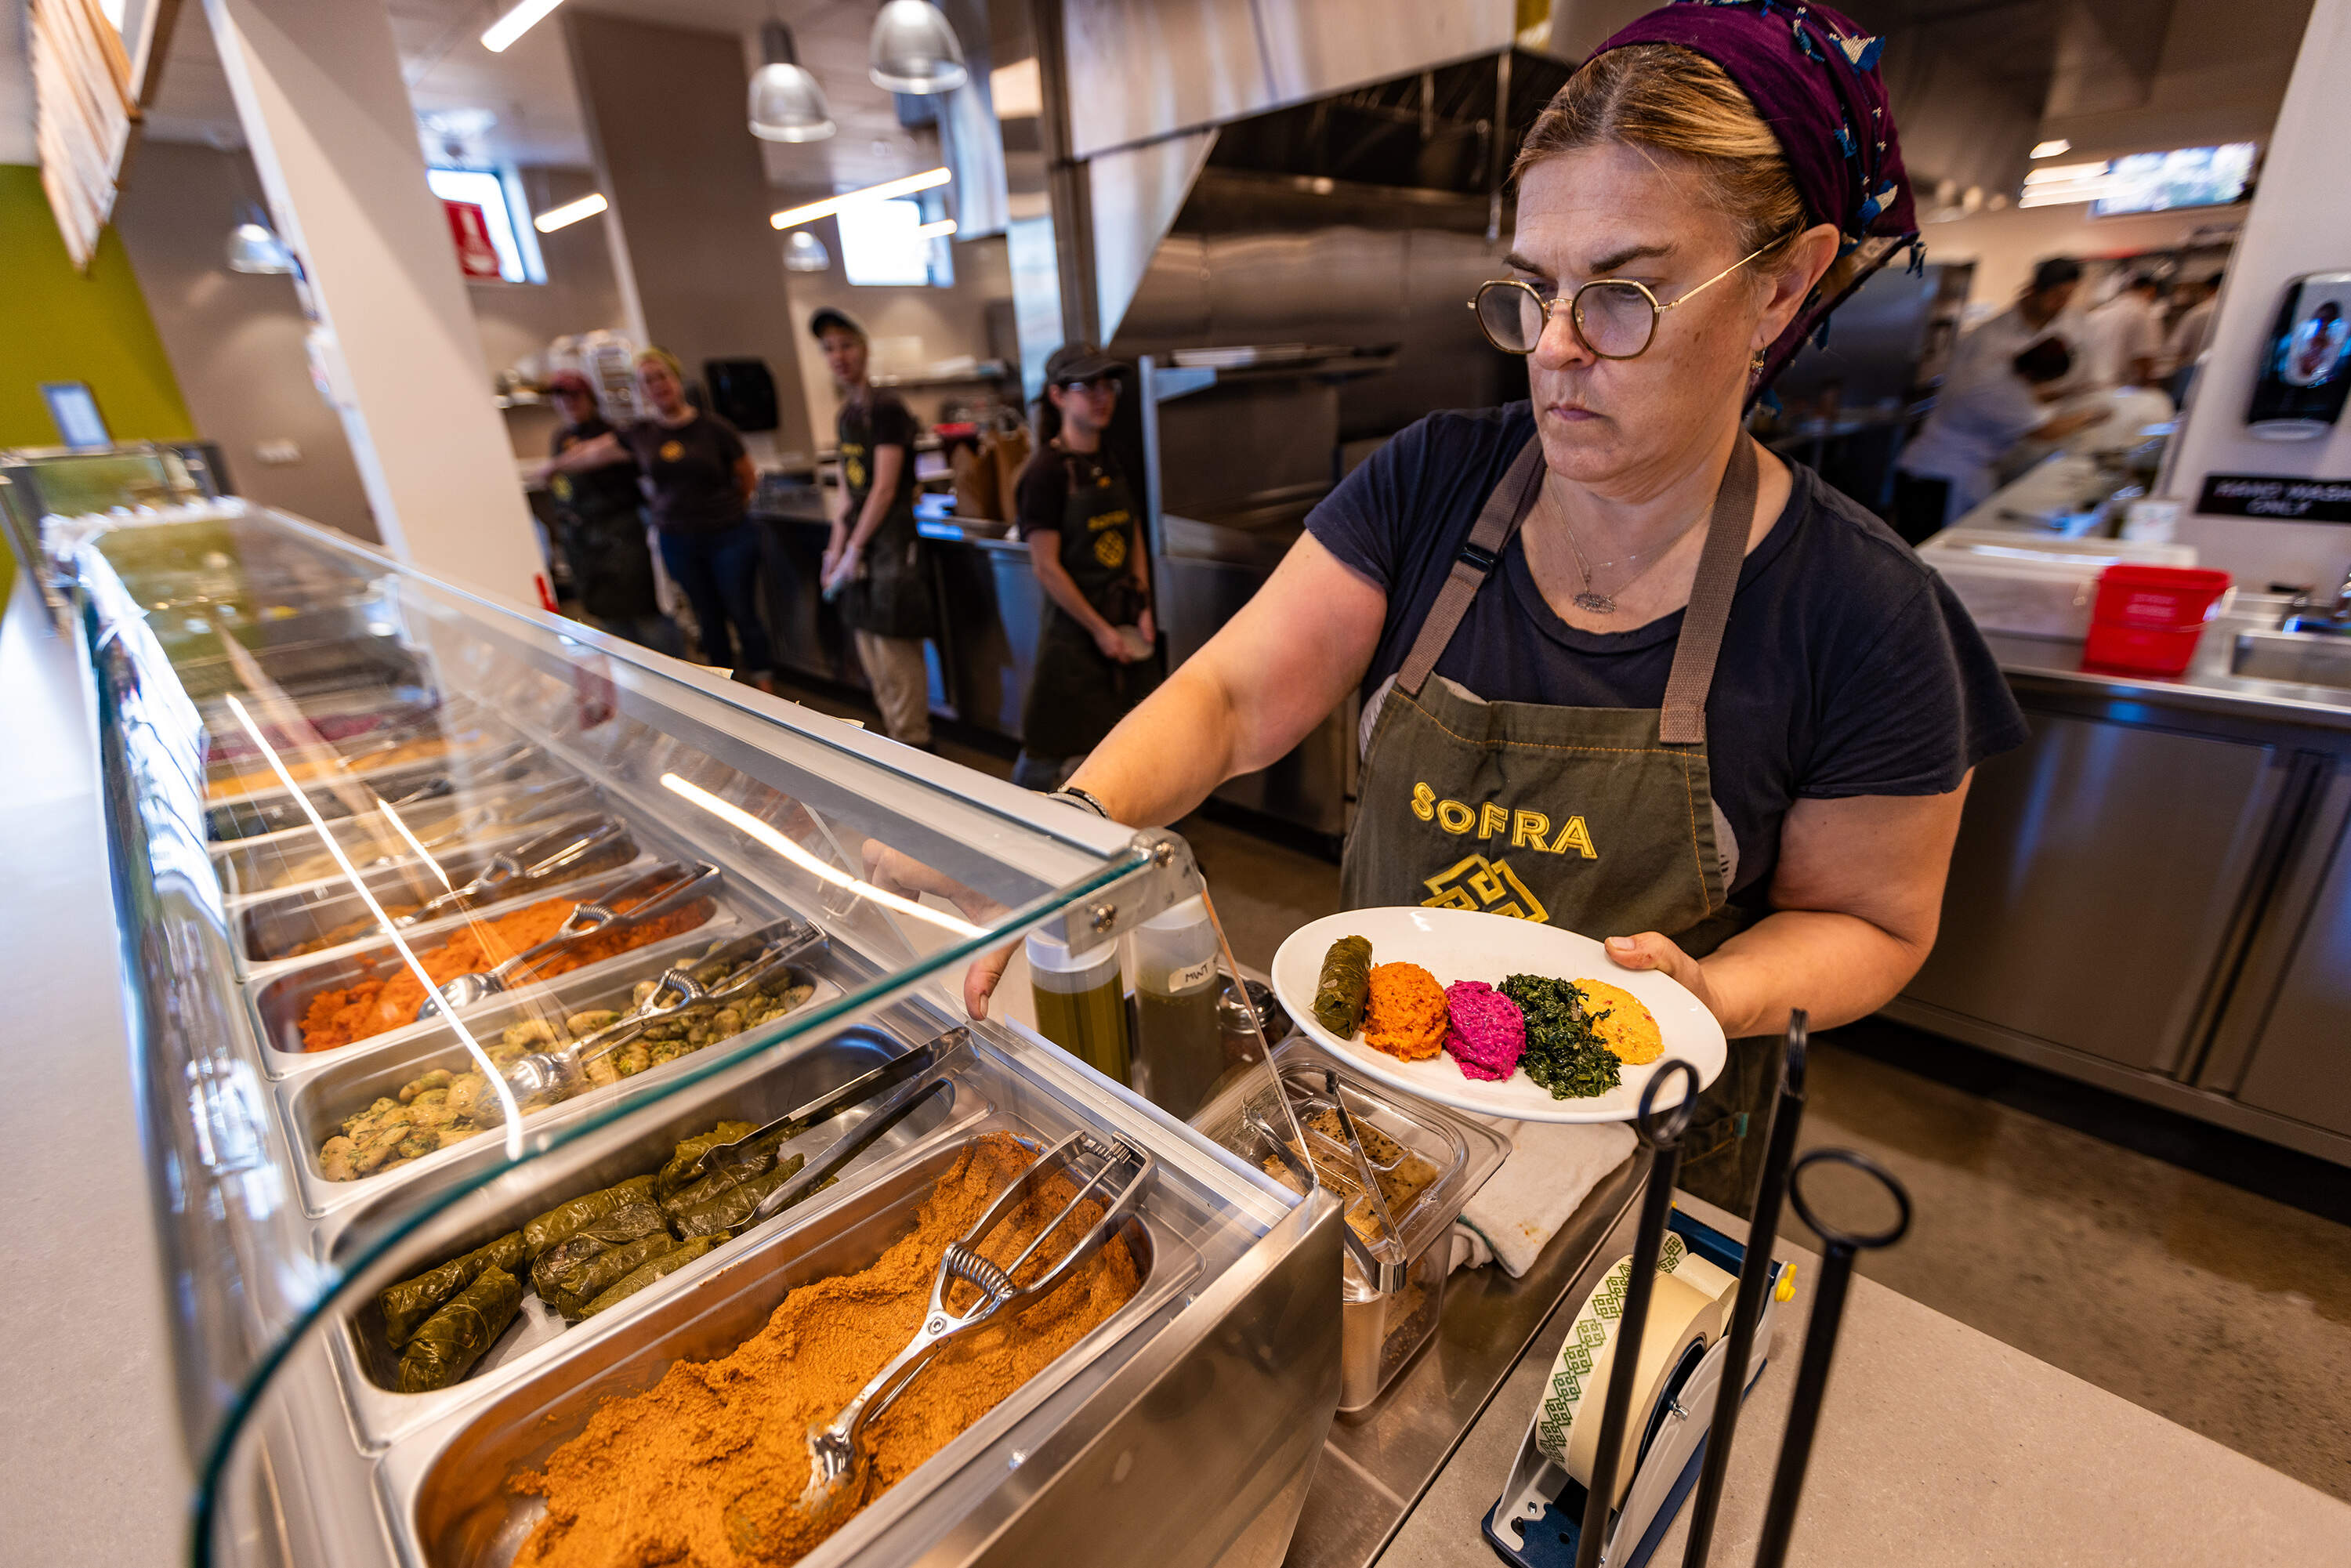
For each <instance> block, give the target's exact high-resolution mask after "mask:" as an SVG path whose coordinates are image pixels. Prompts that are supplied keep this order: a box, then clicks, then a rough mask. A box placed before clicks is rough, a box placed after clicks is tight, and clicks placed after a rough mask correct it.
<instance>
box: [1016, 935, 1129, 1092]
mask: <svg viewBox="0 0 2351 1568" xmlns="http://www.w3.org/2000/svg"><path fill="white" fill-rule="evenodd" d="M1032 990H1033V991H1034V993H1035V995H1036V998H1037V1032H1038V1033H1040V1034H1041V1035H1043V1036H1044V1037H1045V1038H1046V1039H1047V1040H1051V1041H1052V1042H1053V1043H1054V1044H1055V1045H1058V1046H1060V1047H1061V1049H1062V1050H1063V1051H1068V1052H1069V1053H1070V1054H1071V1056H1074V1057H1076V1058H1077V1059H1078V1060H1079V1061H1082V1062H1084V1063H1085V1064H1086V1065H1087V1066H1088V1067H1091V1068H1092V1069H1093V1070H1094V1071H1097V1072H1099V1073H1101V1074H1102V1076H1103V1077H1105V1078H1110V1079H1115V1080H1116V1081H1117V1082H1121V1083H1123V1082H1126V1081H1127V1071H1128V1067H1129V1051H1128V1049H1127V1039H1126V995H1125V993H1124V991H1123V990H1122V989H1121V988H1120V986H1119V980H1118V966H1117V965H1115V964H1113V965H1111V966H1110V967H1109V968H1108V970H1107V971H1106V972H1105V973H1104V975H1103V977H1102V981H1101V983H1100V984H1098V985H1094V986H1091V987H1089V988H1086V989H1084V990H1081V991H1056V990H1051V989H1049V988H1047V987H1046V986H1045V985H1043V984H1042V983H1041V977H1039V983H1035V984H1033V985H1032Z"/></svg>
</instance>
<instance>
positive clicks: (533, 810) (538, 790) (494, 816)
mask: <svg viewBox="0 0 2351 1568" xmlns="http://www.w3.org/2000/svg"><path fill="white" fill-rule="evenodd" d="M406 803H407V802H406V801H403V800H394V801H391V802H389V804H390V805H391V806H392V810H399V809H400V808H401V807H402V805H404V804H406ZM595 803H596V789H595V786H593V785H591V784H590V783H589V782H588V780H586V779H544V780H542V781H540V782H539V783H537V784H525V785H521V786H518V787H517V788H515V789H509V790H506V791H504V792H502V793H499V794H496V795H494V796H492V797H490V799H488V800H485V801H483V802H481V803H480V804H478V805H473V806H467V807H465V808H464V809H463V810H455V811H452V812H450V813H449V814H448V815H447V816H446V817H444V818H443V819H442V820H441V821H438V822H436V823H435V824H434V828H433V831H431V832H429V833H421V834H419V835H417V839H416V842H417V844H418V846H420V847H421V848H423V849H425V850H437V849H439V848H441V847H442V846H443V845H444V844H451V843H456V842H460V841H463V840H465V839H467V838H470V837H472V836H473V835H474V834H475V833H478V832H480V831H482V830H483V829H485V828H497V827H520V826H522V825H523V824H525V823H527V822H536V821H539V820H540V819H541V818H544V817H551V816H553V815H555V814H556V813H557V812H558V811H566V810H570V809H571V808H573V807H575V806H592V805H594V804H595ZM369 831H370V833H371V835H373V836H374V837H375V840H376V841H378V842H384V841H388V840H397V841H396V842H393V843H392V844H391V847H389V848H387V849H386V850H385V851H384V852H383V853H381V854H380V855H378V856H376V857H375V858H374V859H373V860H370V861H359V860H354V861H353V862H352V863H353V864H354V865H355V866H357V868H358V869H360V870H361V871H372V870H374V869H376V868H377V867H379V866H387V865H390V864H392V862H395V861H402V860H406V859H408V858H409V857H410V856H411V855H413V854H414V853H415V851H414V850H412V849H411V848H410V847H409V845H408V841H407V840H406V839H403V838H400V837H399V835H397V834H392V833H388V832H387V831H386V830H383V829H381V828H374V829H370V830H369Z"/></svg>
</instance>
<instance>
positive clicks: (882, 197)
mask: <svg viewBox="0 0 2351 1568" xmlns="http://www.w3.org/2000/svg"><path fill="white" fill-rule="evenodd" d="M954 177H955V176H953V175H952V174H949V173H948V172H946V170H945V169H943V168H942V169H927V170H925V171H924V172H922V173H920V174H909V175H907V176H906V177H905V178H904V179H903V180H888V181H884V182H883V183H881V184H879V185H868V186H866V187H865V188H864V189H863V190H862V191H849V192H844V193H842V194H841V195H838V196H827V197H826V198H825V199H824V200H823V201H821V202H810V203H809V204H808V205H806V206H804V207H787V208H785V209H784V210H783V211H782V212H780V213H778V214H774V215H773V216H772V217H770V218H768V223H769V224H770V225H773V226H774V227H776V228H779V229H789V228H797V227H799V225H802V224H812V223H814V222H816V220H817V219H819V218H829V217H831V216H832V214H835V213H837V212H839V211H841V208H843V207H853V206H855V205H857V204H859V203H861V202H886V201H888V200H889V199H890V198H891V197H893V196H911V195H913V194H914V193H915V192H917V191H928V190H931V189H933V188H934V187H936V186H939V185H944V184H946V183H947V182H948V181H949V180H951V179H953V178H954Z"/></svg>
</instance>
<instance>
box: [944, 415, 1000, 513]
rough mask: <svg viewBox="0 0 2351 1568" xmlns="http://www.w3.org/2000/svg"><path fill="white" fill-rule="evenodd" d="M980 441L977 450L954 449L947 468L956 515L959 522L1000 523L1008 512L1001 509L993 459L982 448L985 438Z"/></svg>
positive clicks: (973, 448) (963, 446)
mask: <svg viewBox="0 0 2351 1568" xmlns="http://www.w3.org/2000/svg"><path fill="white" fill-rule="evenodd" d="M980 439H981V441H982V443H983V444H982V445H980V446H977V447H973V446H965V445H958V446H956V449H955V456H954V457H952V458H950V459H949V460H948V464H947V471H948V474H949V475H950V476H952V478H953V480H954V483H955V515H956V520H957V521H960V522H967V523H968V522H983V521H984V522H1000V521H1001V520H1003V517H1004V516H1005V513H1006V512H1007V511H1008V510H1009V509H1010V508H1009V507H1005V506H1004V502H1003V500H1002V497H1003V495H1004V491H1003V490H1002V489H1001V488H1000V487H999V486H998V484H997V473H996V458H995V456H994V455H992V454H991V453H989V452H988V451H987V447H986V445H985V442H986V440H987V437H985V436H982V437H981V438H980ZM1000 507H1001V508H1003V509H1001V510H999V509H998V508H1000Z"/></svg>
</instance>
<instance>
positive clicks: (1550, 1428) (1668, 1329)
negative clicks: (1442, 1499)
mask: <svg viewBox="0 0 2351 1568" xmlns="http://www.w3.org/2000/svg"><path fill="white" fill-rule="evenodd" d="M1667 1242H1669V1243H1673V1244H1674V1245H1673V1246H1671V1247H1670V1248H1668V1249H1667V1251H1666V1252H1665V1253H1663V1254H1661V1255H1660V1256H1659V1258H1658V1260H1657V1264H1658V1267H1657V1272H1658V1280H1657V1282H1656V1290H1655V1291H1653V1292H1652V1293H1651V1295H1650V1298H1649V1313H1648V1321H1647V1324H1646V1328H1645V1329H1644V1330H1643V1333H1642V1336H1641V1359H1640V1364H1639V1365H1638V1366H1636V1367H1635V1368H1634V1371H1633V1376H1634V1384H1633V1403H1632V1406H1631V1409H1630V1414H1629V1417H1628V1419H1627V1420H1626V1421H1625V1434H1624V1443H1623V1447H1622V1448H1621V1449H1620V1450H1619V1452H1618V1457H1617V1465H1616V1496H1615V1497H1614V1498H1613V1499H1611V1500H1610V1506H1612V1507H1613V1506H1614V1505H1615V1504H1617V1503H1619V1502H1622V1501H1623V1500H1624V1496H1625V1491H1626V1490H1629V1489H1630V1488H1631V1486H1632V1484H1633V1462H1634V1459H1635V1456H1636V1455H1637V1454H1638V1453H1639V1451H1640V1446H1641V1437H1642V1434H1644V1433H1645V1432H1646V1431H1647V1430H1648V1427H1649V1418H1650V1416H1651V1413H1652V1412H1654V1411H1655V1410H1656V1405H1657V1400H1658V1398H1659V1396H1661V1395H1662V1394H1663V1393H1664V1391H1665V1384H1666V1380H1667V1378H1668V1377H1670V1376H1672V1375H1673V1371H1674V1368H1675V1367H1677V1366H1678V1365H1679V1364H1681V1360H1682V1357H1683V1355H1684V1354H1686V1353H1687V1351H1688V1350H1689V1348H1690V1346H1692V1345H1694V1344H1695V1345H1705V1344H1711V1343H1713V1342H1714V1340H1715V1338H1716V1337H1717V1332H1718V1328H1719V1322H1720V1312H1721V1311H1722V1308H1721V1306H1720V1304H1719V1301H1718V1300H1717V1297H1716V1296H1715V1294H1714V1293H1713V1292H1712V1291H1710V1290H1708V1289H1707V1288H1705V1287H1704V1286H1702V1285H1700V1284H1694V1283H1688V1282H1686V1281H1685V1280H1684V1279H1683V1278H1682V1277H1681V1275H1682V1273H1683V1272H1684V1271H1688V1272H1691V1273H1693V1274H1697V1275H1701V1276H1702V1275H1704V1274H1705V1273H1707V1272H1709V1271H1710V1272H1711V1273H1713V1274H1718V1275H1722V1278H1723V1280H1724V1281H1728V1282H1729V1283H1732V1284H1735V1283H1736V1281H1730V1279H1729V1275H1727V1274H1722V1270H1719V1269H1714V1268H1713V1267H1712V1265H1710V1264H1708V1263H1706V1261H1705V1260H1703V1259H1698V1258H1692V1257H1689V1256H1688V1254H1687V1251H1686V1250H1685V1249H1682V1248H1681V1247H1680V1246H1679V1245H1678V1243H1679V1238H1677V1237H1675V1236H1671V1235H1668V1236H1667ZM1692 1264H1696V1265H1698V1268H1697V1269H1696V1270H1692V1269H1691V1265H1692ZM1632 1274H1633V1260H1632V1259H1630V1258H1619V1259H1618V1260H1616V1261H1615V1262H1614V1263H1612V1264H1611V1265H1609V1267H1608V1270H1607V1272H1606V1273H1604V1274H1603V1275H1602V1276H1601V1277H1600V1283H1599V1284H1598V1285H1596V1286H1595V1287H1593V1291H1592V1294H1591V1295H1590V1296H1589V1297H1588V1298H1586V1300H1585V1301H1584V1303H1583V1306H1582V1307H1581V1308H1579V1309H1578V1310H1577V1312H1576V1314H1575V1321H1574V1322H1573V1323H1572V1324H1571V1325H1570V1326H1569V1328H1568V1333H1567V1338H1566V1340H1565V1341H1564V1342H1563V1343H1562V1344H1561V1346H1560V1350H1559V1354H1558V1356H1557V1357H1556V1358H1554V1359H1553V1361H1552V1375H1551V1384H1550V1385H1549V1386H1548V1387H1547V1388H1546V1389H1545V1390H1544V1391H1543V1404H1542V1411H1541V1415H1540V1416H1538V1418H1537V1419H1536V1422H1535V1444H1536V1446H1537V1447H1538V1448H1541V1450H1542V1452H1543V1454H1544V1456H1545V1457H1546V1458H1549V1459H1550V1460H1551V1461H1552V1463H1553V1464H1556V1465H1559V1466H1560V1467H1562V1469H1565V1470H1566V1471H1567V1472H1568V1474H1570V1475H1572V1476H1573V1477H1574V1478H1575V1479H1577V1480H1580V1481H1583V1482H1584V1483H1585V1484H1586V1485H1589V1484H1590V1483H1591V1480H1592V1473H1593V1458H1594V1457H1595V1456H1596V1455H1597V1454H1598V1452H1599V1448H1600V1416H1601V1409H1602V1406H1604V1403H1605V1401H1606V1395H1607V1388H1608V1379H1609V1377H1610V1376H1611V1375H1613V1373H1614V1367H1615V1359H1616V1356H1615V1353H1616V1335H1617V1331H1618V1330H1619V1329H1621V1328H1622V1327H1623V1325H1624V1316H1625V1292H1626V1287H1627V1282H1628V1281H1630V1280H1631V1278H1632ZM1707 1283H1708V1284H1711V1283H1712V1281H1707Z"/></svg>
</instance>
